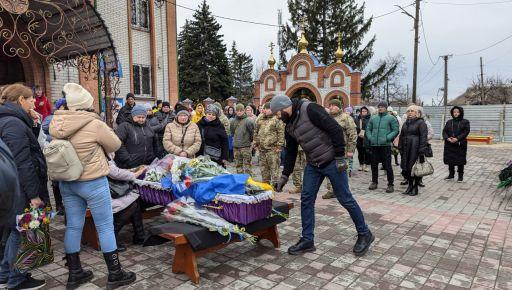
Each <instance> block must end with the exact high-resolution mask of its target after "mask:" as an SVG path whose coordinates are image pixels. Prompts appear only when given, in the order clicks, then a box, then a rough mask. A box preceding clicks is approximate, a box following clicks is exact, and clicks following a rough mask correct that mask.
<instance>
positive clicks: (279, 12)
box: [277, 9, 283, 69]
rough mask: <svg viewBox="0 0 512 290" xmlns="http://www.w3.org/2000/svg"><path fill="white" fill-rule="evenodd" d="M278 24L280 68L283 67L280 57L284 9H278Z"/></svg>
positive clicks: (278, 66)
mask: <svg viewBox="0 0 512 290" xmlns="http://www.w3.org/2000/svg"><path fill="white" fill-rule="evenodd" d="M277 25H279V29H278V31H277V54H278V59H279V64H278V65H277V68H278V69H280V68H281V65H282V64H281V62H280V61H281V59H280V56H281V54H280V52H281V45H282V38H283V35H282V33H283V30H282V29H281V27H282V25H283V11H281V9H277Z"/></svg>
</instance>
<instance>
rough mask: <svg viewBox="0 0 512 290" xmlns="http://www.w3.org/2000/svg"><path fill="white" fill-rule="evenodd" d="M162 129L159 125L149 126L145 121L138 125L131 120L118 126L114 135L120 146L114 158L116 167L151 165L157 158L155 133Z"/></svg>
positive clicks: (126, 167)
mask: <svg viewBox="0 0 512 290" xmlns="http://www.w3.org/2000/svg"><path fill="white" fill-rule="evenodd" d="M162 127H163V126H162V125H160V124H157V125H156V126H151V125H150V124H149V121H147V120H146V122H144V124H143V125H140V124H138V123H135V122H134V121H133V119H132V120H129V121H128V122H124V123H122V124H121V125H119V127H117V129H116V134H117V136H118V137H119V139H121V142H122V145H121V148H119V150H118V151H117V152H116V156H115V158H114V161H115V162H116V164H117V166H119V168H123V169H128V168H135V167H137V166H140V165H149V164H151V162H153V160H155V158H156V156H157V152H156V150H157V145H156V142H157V136H156V132H158V131H159V130H161V129H162Z"/></svg>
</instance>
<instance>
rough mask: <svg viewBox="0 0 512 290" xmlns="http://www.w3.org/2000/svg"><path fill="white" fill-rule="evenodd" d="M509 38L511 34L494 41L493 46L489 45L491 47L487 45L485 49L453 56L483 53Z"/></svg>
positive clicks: (511, 36)
mask: <svg viewBox="0 0 512 290" xmlns="http://www.w3.org/2000/svg"><path fill="white" fill-rule="evenodd" d="M510 38H512V34H510V35H509V36H507V37H505V38H503V39H502V40H499V41H496V42H495V43H493V44H491V45H489V46H487V47H485V48H482V49H478V50H475V51H471V52H467V53H459V54H454V56H466V55H472V54H476V53H480V52H482V51H485V50H488V49H490V48H493V47H495V46H497V45H498V44H500V43H503V42H505V41H507V40H509V39H510Z"/></svg>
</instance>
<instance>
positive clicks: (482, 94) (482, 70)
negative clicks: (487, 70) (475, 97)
mask: <svg viewBox="0 0 512 290" xmlns="http://www.w3.org/2000/svg"><path fill="white" fill-rule="evenodd" d="M484 99H485V89H484V61H483V58H482V57H480V105H483V104H484Z"/></svg>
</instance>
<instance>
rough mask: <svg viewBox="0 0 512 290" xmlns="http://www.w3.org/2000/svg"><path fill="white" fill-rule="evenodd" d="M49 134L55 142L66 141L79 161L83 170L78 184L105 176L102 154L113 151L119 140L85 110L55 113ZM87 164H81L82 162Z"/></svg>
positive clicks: (96, 115) (104, 162) (105, 170)
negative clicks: (71, 146)
mask: <svg viewBox="0 0 512 290" xmlns="http://www.w3.org/2000/svg"><path fill="white" fill-rule="evenodd" d="M50 135H52V138H55V139H68V140H69V141H70V142H71V144H73V147H74V148H75V151H76V153H77V155H78V158H79V159H80V160H81V161H82V163H83V166H84V171H83V173H82V176H80V178H79V179H78V180H79V181H87V180H93V179H97V178H99V177H103V176H107V175H108V164H107V159H106V158H105V154H106V153H111V152H115V151H116V150H117V149H119V147H120V146H121V141H120V140H119V138H117V136H116V134H115V133H114V131H112V129H111V128H110V127H108V126H107V124H105V123H104V122H103V121H102V120H101V118H100V116H99V115H98V114H96V113H93V112H85V111H62V110H59V111H55V114H54V115H53V119H52V122H51V123H50ZM87 160H89V162H87V163H84V161H87Z"/></svg>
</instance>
